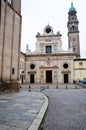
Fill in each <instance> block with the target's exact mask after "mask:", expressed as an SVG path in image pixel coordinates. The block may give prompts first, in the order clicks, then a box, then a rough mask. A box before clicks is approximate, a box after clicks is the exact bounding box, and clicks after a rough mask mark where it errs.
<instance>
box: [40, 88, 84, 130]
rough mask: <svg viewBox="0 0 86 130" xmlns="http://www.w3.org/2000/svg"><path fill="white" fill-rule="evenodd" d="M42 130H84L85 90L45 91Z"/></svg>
mask: <svg viewBox="0 0 86 130" xmlns="http://www.w3.org/2000/svg"><path fill="white" fill-rule="evenodd" d="M43 93H45V94H46V95H47V96H48V97H49V107H48V110H47V112H46V116H45V119H44V122H43V124H42V128H43V130H86V89H47V90H44V91H43Z"/></svg>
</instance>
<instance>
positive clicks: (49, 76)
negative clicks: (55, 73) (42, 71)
mask: <svg viewBox="0 0 86 130" xmlns="http://www.w3.org/2000/svg"><path fill="white" fill-rule="evenodd" d="M46 83H52V71H51V70H47V71H46Z"/></svg>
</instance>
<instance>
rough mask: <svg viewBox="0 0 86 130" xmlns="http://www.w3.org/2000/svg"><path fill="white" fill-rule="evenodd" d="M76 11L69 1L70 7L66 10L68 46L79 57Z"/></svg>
mask: <svg viewBox="0 0 86 130" xmlns="http://www.w3.org/2000/svg"><path fill="white" fill-rule="evenodd" d="M76 14H77V11H76V9H75V7H74V6H73V3H71V7H70V9H69V12H68V23H67V27H68V47H69V49H70V48H72V49H73V52H74V53H75V54H76V56H77V57H80V42H79V28H78V24H79V21H78V19H77V15H76Z"/></svg>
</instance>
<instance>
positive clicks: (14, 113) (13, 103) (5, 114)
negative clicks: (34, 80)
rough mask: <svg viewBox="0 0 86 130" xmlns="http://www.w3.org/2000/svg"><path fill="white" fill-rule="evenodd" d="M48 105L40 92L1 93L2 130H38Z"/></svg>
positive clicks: (0, 127) (0, 113) (0, 125)
mask: <svg viewBox="0 0 86 130" xmlns="http://www.w3.org/2000/svg"><path fill="white" fill-rule="evenodd" d="M47 106H48V99H47V98H46V96H44V95H43V94H42V93H40V92H29V91H20V92H19V93H10V94H3V95H0V130H38V128H39V126H40V123H41V121H42V118H43V116H44V113H45V111H46V109H47Z"/></svg>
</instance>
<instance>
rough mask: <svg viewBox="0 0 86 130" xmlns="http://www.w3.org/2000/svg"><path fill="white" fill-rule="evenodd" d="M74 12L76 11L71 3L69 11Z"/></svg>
mask: <svg viewBox="0 0 86 130" xmlns="http://www.w3.org/2000/svg"><path fill="white" fill-rule="evenodd" d="M75 10H76V8H75V7H74V6H73V2H72V3H71V7H70V9H69V11H75Z"/></svg>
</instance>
